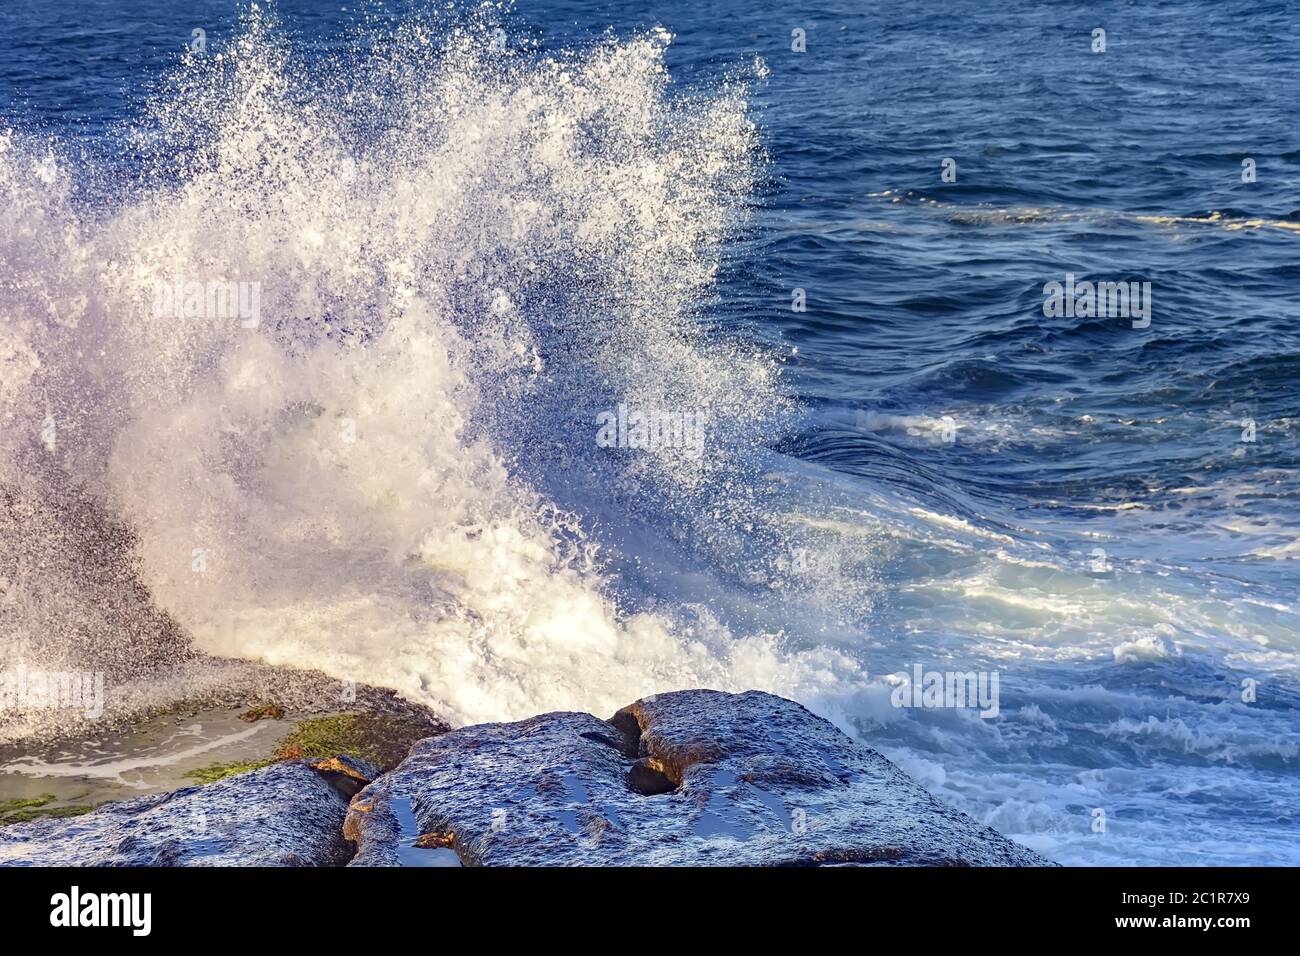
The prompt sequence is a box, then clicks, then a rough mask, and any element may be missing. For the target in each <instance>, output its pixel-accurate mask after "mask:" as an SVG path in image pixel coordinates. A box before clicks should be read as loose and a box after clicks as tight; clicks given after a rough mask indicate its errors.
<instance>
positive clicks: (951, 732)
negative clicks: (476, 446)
mask: <svg viewBox="0 0 1300 956" xmlns="http://www.w3.org/2000/svg"><path fill="white" fill-rule="evenodd" d="M422 6H424V5H421V4H419V3H413V2H412V3H396V4H388V5H379V4H375V5H361V4H354V3H348V4H343V3H339V2H333V3H325V2H315V0H280V2H279V3H278V4H276V5H275V9H276V10H277V12H278V16H279V18H280V21H281V25H280V28H279V29H280V30H281V31H282V32H283V33H284V34H285V35H287V36H288V37H289V38H290V39H291V42H292V43H293V44H294V45H295V46H296V47H297V48H298V49H299V50H300V51H302V53H303V55H304V57H305V58H306V59H307V61H308V62H313V61H314V60H315V58H317V57H321V56H325V55H327V54H328V53H329V52H330V51H331V50H337V49H340V48H342V47H343V46H345V45H346V44H347V43H349V42H352V41H351V39H350V38H351V37H353V36H354V35H355V34H356V33H358V32H365V31H366V30H382V29H383V24H385V23H388V22H398V23H400V22H403V21H405V20H406V19H407V18H408V17H409V16H410V14H411V12H412V11H416V12H418V11H419V10H420V9H421V7H422ZM867 6H868V5H866V4H858V3H822V4H817V5H814V6H812V7H792V8H790V9H788V10H783V9H782V8H781V6H780V5H779V4H778V5H773V4H765V3H757V2H748V0H724V2H719V3H713V4H698V3H680V2H676V0H661V2H656V3H652V4H651V3H630V4H629V3H596V2H555V3H550V2H547V3H542V2H521V3H519V4H518V6H517V9H516V10H514V11H513V12H511V13H509V14H508V15H507V17H506V18H505V21H504V22H505V24H506V26H507V29H508V32H509V34H510V38H511V39H510V42H511V44H512V45H514V46H516V47H523V46H525V45H526V44H527V43H528V42H531V43H533V44H534V48H533V50H532V51H531V52H530V53H528V54H527V55H530V56H537V57H542V56H545V55H547V53H548V52H550V51H556V50H561V49H565V48H571V47H582V46H583V45H584V44H590V43H593V42H596V41H597V40H599V39H600V38H601V37H603V36H605V35H606V34H607V33H612V35H614V36H616V37H622V36H628V35H632V34H634V33H636V32H637V31H642V30H646V29H649V28H651V27H654V26H656V25H662V26H663V27H665V28H667V29H668V30H669V31H671V33H672V34H673V42H672V45H671V46H670V47H669V49H668V52H667V55H666V63H667V66H668V69H669V71H670V75H671V77H672V81H673V84H672V85H673V88H674V89H676V88H681V89H683V90H688V91H689V90H706V91H707V90H710V89H716V88H718V87H720V86H721V85H723V84H724V83H726V82H728V78H729V77H732V76H734V75H735V74H736V72H737V71H740V72H746V71H749V70H751V69H752V64H753V63H754V61H755V58H756V57H760V58H761V59H762V62H763V63H764V64H765V67H766V75H765V76H764V77H763V78H762V79H760V80H758V81H756V82H754V84H753V86H752V88H751V91H750V94H749V96H750V101H751V116H752V119H753V120H754V122H755V123H756V124H757V126H758V130H759V138H760V142H761V145H762V148H763V150H764V151H765V153H766V165H765V167H764V173H763V176H762V177H761V180H760V182H759V183H758V184H757V186H756V187H755V188H754V189H753V190H752V192H751V193H750V194H749V195H748V197H747V198H746V199H745V200H744V203H745V204H746V205H747V206H749V207H750V208H751V211H752V219H751V220H750V222H749V225H748V227H747V228H746V230H745V231H744V232H743V233H742V234H740V235H738V236H736V237H734V238H733V239H732V240H730V241H729V243H728V245H727V248H726V258H725V261H724V264H723V269H722V272H721V278H720V282H719V283H718V286H717V289H716V295H715V296H714V297H713V298H711V299H710V300H709V301H708V302H707V303H705V306H704V308H703V309H702V310H701V314H700V316H699V318H700V321H701V323H702V324H703V326H704V327H705V328H706V329H708V330H709V331H710V333H711V334H717V335H719V336H738V337H739V338H740V339H742V340H744V341H749V342H752V343H756V344H757V345H758V346H759V347H761V348H762V349H764V350H766V354H768V355H771V356H774V357H775V360H776V361H778V362H779V363H780V365H781V368H782V374H781V389H782V391H783V393H784V394H786V395H789V396H791V397H793V398H794V399H795V400H796V401H797V404H798V414H797V416H796V418H795V423H794V425H793V426H792V427H790V428H788V429H785V430H782V431H774V432H773V433H772V434H771V436H770V440H769V441H768V442H767V445H768V450H770V451H771V452H772V453H773V454H774V455H775V456H776V460H779V461H785V462H787V465H786V466H783V467H785V468H788V474H789V475H790V476H809V475H811V476H812V477H811V478H810V479H809V480H810V481H812V482H814V483H816V485H817V486H818V487H820V488H821V489H822V490H821V491H815V492H814V491H808V492H805V495H806V497H807V499H808V500H810V501H813V502H815V504H807V507H808V508H809V509H813V510H816V511H817V515H818V517H819V519H821V520H823V521H825V522H832V523H836V522H838V524H837V525H836V527H837V528H839V529H840V531H836V532H834V533H836V534H841V533H842V534H841V537H842V540H840V543H839V544H836V545H834V546H831V545H828V546H827V548H828V551H832V552H833V553H834V560H835V561H836V562H847V563H850V564H853V565H854V566H855V568H858V570H857V571H856V572H855V574H854V577H855V580H857V581H859V582H861V581H866V582H868V583H869V589H870V592H871V593H870V602H869V604H870V606H869V607H861V606H858V605H857V604H856V603H855V604H854V606H853V608H852V610H851V612H849V613H848V615H847V619H846V620H841V621H839V622H838V623H837V624H835V625H831V626H823V627H822V628H821V629H820V630H816V629H814V631H815V633H810V632H799V626H798V625H796V624H792V625H790V626H789V628H788V630H787V632H786V633H787V636H788V640H789V642H790V643H791V645H792V646H794V647H798V648H806V647H809V646H813V645H817V646H826V647H835V648H838V649H842V650H846V652H847V653H849V654H850V655H851V656H853V657H854V658H855V659H857V660H859V661H860V663H861V664H862V666H864V667H865V668H867V670H868V671H869V673H870V674H872V675H880V674H890V673H894V672H897V671H906V670H909V669H910V667H911V665H912V664H913V663H923V664H927V665H929V664H933V665H935V666H940V665H941V664H943V663H944V662H952V663H953V664H954V665H960V667H959V669H962V670H965V669H967V668H973V667H976V666H980V667H983V668H997V669H1000V670H1001V671H1002V703H1001V709H1002V717H1001V718H1000V719H999V720H997V721H980V720H979V719H973V720H964V719H958V717H957V716H955V715H953V714H947V713H945V714H923V713H911V714H908V715H907V716H906V718H905V719H898V717H897V715H896V714H890V713H888V703H887V701H886V702H885V704H884V705H883V706H884V708H885V710H883V711H882V710H881V709H880V708H879V706H877V705H878V704H879V702H880V698H879V697H871V695H866V697H862V698H858V697H853V700H852V701H851V702H846V701H848V700H849V697H848V696H845V695H837V692H836V691H835V690H834V689H833V688H830V689H827V690H826V691H825V692H824V693H823V692H821V691H808V692H807V697H808V699H809V702H810V703H811V704H812V705H813V706H814V707H816V706H817V705H818V703H819V702H820V703H821V704H822V705H823V708H824V709H825V710H827V711H833V712H834V713H835V715H836V716H837V718H839V719H840V720H841V723H843V724H845V725H848V726H851V727H852V728H854V729H856V730H857V731H859V732H860V733H861V734H862V735H863V738H864V739H866V740H867V741H868V742H870V743H872V744H873V745H874V746H877V747H879V748H880V749H882V750H883V751H884V752H885V753H887V754H889V755H890V756H891V757H893V758H894V759H896V760H897V761H898V762H899V763H900V764H901V765H902V766H903V767H904V768H905V769H907V770H908V771H909V772H911V773H913V774H914V775H916V776H917V777H918V778H919V779H920V780H921V781H922V782H923V783H924V784H926V785H927V786H929V787H931V788H932V789H933V790H934V791H935V792H936V793H939V794H940V795H942V796H943V797H945V798H946V799H949V800H951V801H953V802H954V803H956V804H957V805H959V806H961V807H962V808H963V809H966V810H967V811H968V812H971V813H973V814H975V815H976V816H978V817H979V818H981V819H983V820H985V821H986V822H988V823H990V824H991V825H993V826H995V827H997V828H998V829H1001V830H1003V831H1004V832H1007V833H1009V834H1011V835H1013V836H1016V837H1017V838H1019V839H1022V840H1024V841H1025V842H1028V843H1030V844H1031V845H1034V846H1035V847H1037V848H1040V849H1042V850H1043V851H1044V852H1046V853H1048V854H1049V855H1052V856H1054V857H1056V858H1057V859H1060V860H1062V861H1064V862H1071V863H1108V862H1137V863H1143V864H1162V863H1166V864H1173V863H1217V864H1232V863H1290V864H1295V863H1297V862H1300V831H1298V830H1297V828H1296V822H1295V807H1296V804H1297V798H1298V797H1300V779H1298V778H1297V765H1298V764H1300V726H1298V725H1297V714H1298V713H1300V688H1298V685H1297V681H1296V675H1297V665H1298V664H1300V656H1298V655H1300V609H1298V608H1297V583H1298V582H1300V575H1297V572H1296V561H1297V560H1300V543H1297V542H1298V533H1297V529H1300V470H1298V469H1300V446H1298V445H1297V428H1298V427H1300V388H1297V383H1298V382H1300V305H1298V303H1300V6H1298V5H1296V4H1293V3H1263V4H1260V3H1246V2H1239V0H1231V2H1208V0H1198V2H1167V3H1153V4H1137V3H1102V4H1092V5H1087V6H1085V5H1082V4H1063V3H1051V4H1008V5H996V6H997V9H990V6H991V5H989V4H985V3H978V2H973V0H971V2H968V0H945V2H943V3H935V4H924V5H922V4H906V3H889V4H872V5H870V7H871V9H863V8H865V7H867ZM122 7H126V9H122ZM237 9H238V5H237V4H236V3H234V2H223V0H210V2H201V0H193V2H189V0H185V2H164V0H157V2H154V0H141V2H133V3H129V4H122V3H120V2H109V0H103V2H100V0H88V2H81V3H73V2H62V0H50V2H48V3H45V4H24V5H14V4H10V5H7V6H6V7H5V8H4V9H3V10H0V126H4V125H10V126H14V127H15V128H17V129H20V130H22V131H23V133H24V135H25V136H27V137H29V138H31V139H33V140H35V141H38V142H39V141H49V142H51V143H57V144H58V150H59V152H60V153H61V154H64V155H70V156H75V157H76V159H75V160H74V161H73V165H74V166H75V167H76V168H77V169H78V170H79V171H80V172H79V173H78V177H79V178H78V183H79V189H80V192H81V198H80V200H79V201H80V202H83V203H84V204H85V205H86V206H88V207H92V208H100V207H112V206H113V205H114V203H115V202H117V201H119V198H120V197H119V190H120V189H121V188H122V184H123V183H126V182H128V181H131V180H132V179H133V177H134V175H135V173H136V171H137V168H138V166H139V159H138V157H137V155H136V154H135V152H134V151H133V147H132V146H131V145H130V143H129V139H128V136H127V131H129V130H131V129H132V128H133V127H134V126H135V125H136V124H137V123H138V121H139V116H140V114H141V112H142V109H143V107H142V103H143V101H144V97H145V95H146V94H147V93H148V92H149V91H150V90H156V89H157V88H158V84H159V83H161V82H163V79H164V78H165V77H167V76H168V75H169V74H170V71H172V70H173V69H175V67H176V61H177V58H178V56H179V53H180V51H181V49H182V48H183V46H184V44H185V43H186V42H187V41H188V40H189V38H190V35H191V31H192V30H193V29H195V28H196V27H201V28H203V29H204V30H206V38H207V43H208V44H209V48H210V50H211V51H214V52H216V51H220V50H221V49H222V48H223V45H224V44H226V43H228V42H230V39H231V37H232V36H233V35H234V34H235V33H236V32H237V31H238V29H239V28H238V25H237V22H236V15H237ZM1098 27H1101V28H1104V30H1105V31H1106V49H1105V52H1104V53H1094V52H1093V51H1092V50H1091V48H1090V47H1091V44H1092V42H1093V40H1092V31H1093V30H1094V28H1098ZM795 29H802V30H804V31H805V32H806V52H802V53H796V52H793V51H792V49H791V31H792V30H795ZM164 89H165V87H164ZM946 159H952V160H954V161H955V164H956V179H955V181H953V182H945V181H944V180H943V178H942V176H941V174H942V172H943V164H944V161H945V160H946ZM1247 159H1250V160H1253V161H1254V171H1255V180H1254V181H1253V182H1243V176H1242V173H1243V160H1247ZM0 222H3V220H0ZM1067 274H1073V275H1074V276H1076V277H1077V278H1078V279H1080V280H1082V279H1092V280H1094V281H1116V282H1118V281H1123V282H1138V283H1142V282H1149V283H1150V288H1151V306H1152V308H1151V316H1150V318H1151V321H1150V325H1149V327H1145V328H1135V327H1134V325H1133V323H1132V322H1131V321H1130V320H1128V319H1126V318H1123V317H1104V316H1103V317H1077V316H1055V317H1048V316H1046V315H1045V314H1044V310H1043V305H1044V298H1045V294H1044V285H1045V284H1046V283H1050V282H1052V281H1061V282H1064V281H1065V277H1066V275H1067ZM0 281H2V279H0ZM795 289H800V290H803V293H804V295H805V296H806V310H804V311H794V310H793V309H792V308H791V301H792V294H793V292H794V290H795ZM1252 423H1253V440H1243V439H1244V436H1245V435H1246V434H1247V432H1248V431H1250V430H1251V425H1252ZM529 467H530V464H529V461H528V454H527V453H526V452H521V453H520V468H521V470H522V471H523V472H525V473H527V471H528V469H529ZM531 467H533V468H535V469H538V470H541V469H540V466H539V465H538V463H537V462H536V461H533V462H532V463H531ZM547 475H548V477H543V478H539V479H537V481H535V482H534V483H535V484H541V485H547V484H548V483H549V482H550V481H553V480H554V474H553V473H551V472H548V473H547ZM789 480H791V481H795V480H797V479H795V478H790V479H789ZM546 490H547V492H548V493H549V494H551V497H552V498H556V499H559V500H561V501H562V503H564V504H566V505H571V506H574V507H577V506H578V501H579V498H578V497H577V496H576V494H575V496H574V497H573V498H571V499H566V494H567V492H566V491H565V490H563V489H552V488H549V487H547V488H546ZM800 500H804V499H800ZM800 507H803V505H801V506H800ZM652 520H653V519H649V518H648V519H647V521H652ZM825 527H830V526H829V525H826V526H825ZM844 528H849V529H852V530H850V531H844V530H843V529H844ZM828 533H831V532H828ZM855 534H857V535H859V537H858V538H857V539H855V538H854V535H855ZM634 535H635V532H631V531H626V530H624V531H619V530H617V529H616V530H614V531H612V532H609V540H610V542H611V544H612V545H613V546H614V547H615V548H617V547H619V546H620V544H621V545H623V546H624V547H625V550H632V549H631V546H630V545H627V540H628V539H630V538H631V537H633V536H634ZM855 540H856V541H857V543H856V544H855V543H854V541H855ZM845 541H847V542H848V543H847V544H845V543H844V542H845ZM1098 549H1100V550H1098ZM653 550H654V549H652V548H647V551H653ZM846 551H847V552H848V553H847V555H846ZM647 560H648V559H647ZM660 560H665V559H660ZM698 560H699V561H700V562H701V563H702V564H704V565H708V563H709V557H708V556H707V555H703V556H699V557H698ZM672 562H673V564H674V570H676V565H677V564H678V559H672ZM814 563H815V562H814ZM861 565H868V566H869V569H868V570H865V571H864V570H862V569H861V567H859V566H861ZM711 570H712V571H713V572H716V573H717V574H718V576H719V577H722V578H727V577H729V576H731V569H726V568H721V567H714V568H712V569H711ZM639 573H640V574H642V575H644V576H645V577H647V578H653V577H654V576H655V572H653V571H645V570H644V568H643V569H641V571H640V572H639ZM627 576H628V578H629V579H632V578H635V577H637V573H634V572H633V571H631V570H628V572H627ZM734 576H735V577H737V578H742V577H743V576H742V575H738V574H737V575H734ZM629 587H631V585H629ZM744 594H745V591H744V586H743V585H742V584H741V583H736V591H735V592H734V593H732V594H731V596H730V598H729V599H728V600H731V601H734V602H735V603H737V604H743V603H745V600H746V599H745V597H744ZM755 600H757V599H755ZM718 603H719V604H720V605H722V604H726V603H727V602H726V601H723V600H721V599H718ZM719 614H723V615H724V616H725V612H724V611H719ZM734 614H735V617H736V618H737V619H740V618H743V617H744V613H743V612H739V611H737V612H734ZM729 623H730V622H729ZM818 635H820V636H818ZM819 642H822V643H819ZM1244 680H1253V681H1257V682H1258V697H1257V699H1256V700H1254V701H1244V700H1241V699H1240V694H1241V688H1242V681H1244ZM829 681H831V679H830V678H828V682H829ZM849 696H852V695H849ZM864 701H865V702H864ZM872 701H874V702H875V703H872ZM1096 808H1103V809H1105V811H1106V815H1107V818H1108V820H1109V827H1108V829H1107V832H1105V833H1095V832H1093V831H1092V829H1091V821H1092V820H1093V818H1094V817H1093V811H1094V809H1096Z"/></svg>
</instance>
